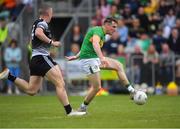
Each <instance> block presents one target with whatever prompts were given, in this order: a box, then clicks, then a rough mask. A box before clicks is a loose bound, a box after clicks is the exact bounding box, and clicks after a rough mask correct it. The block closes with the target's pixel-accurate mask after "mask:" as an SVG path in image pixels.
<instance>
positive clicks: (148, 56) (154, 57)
mask: <svg viewBox="0 0 180 129" xmlns="http://www.w3.org/2000/svg"><path fill="white" fill-rule="evenodd" d="M143 63H144V67H143V70H142V72H143V73H142V77H143V78H142V80H143V82H147V83H148V86H153V82H152V79H153V78H152V68H153V67H154V70H155V78H156V79H157V77H158V74H157V70H158V63H159V54H158V52H157V51H156V48H155V46H154V45H153V44H151V45H150V46H149V48H148V51H147V52H146V53H145V54H144V59H143ZM156 82H157V80H156Z"/></svg>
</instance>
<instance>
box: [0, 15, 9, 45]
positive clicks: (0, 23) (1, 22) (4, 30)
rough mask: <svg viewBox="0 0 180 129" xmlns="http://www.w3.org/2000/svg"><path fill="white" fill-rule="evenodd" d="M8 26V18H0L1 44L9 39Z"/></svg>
mask: <svg viewBox="0 0 180 129" xmlns="http://www.w3.org/2000/svg"><path fill="white" fill-rule="evenodd" d="M7 37H8V27H7V22H6V19H4V18H3V19H0V46H1V45H2V44H3V43H4V42H5V41H6V40H7Z"/></svg>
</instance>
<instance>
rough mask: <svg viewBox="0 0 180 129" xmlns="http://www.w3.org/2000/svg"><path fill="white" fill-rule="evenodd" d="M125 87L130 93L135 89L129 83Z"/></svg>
mask: <svg viewBox="0 0 180 129" xmlns="http://www.w3.org/2000/svg"><path fill="white" fill-rule="evenodd" d="M127 89H128V91H129V92H130V93H134V92H135V89H134V88H133V87H132V86H131V85H129V86H128V88H127Z"/></svg>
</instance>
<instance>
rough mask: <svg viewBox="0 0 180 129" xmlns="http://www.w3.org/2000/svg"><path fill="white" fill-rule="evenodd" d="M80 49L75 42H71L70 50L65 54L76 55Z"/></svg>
mask: <svg viewBox="0 0 180 129" xmlns="http://www.w3.org/2000/svg"><path fill="white" fill-rule="evenodd" d="M79 50H80V47H79V45H78V44H77V43H72V44H71V50H70V52H68V53H67V56H74V55H76V54H77V53H78V52H79Z"/></svg>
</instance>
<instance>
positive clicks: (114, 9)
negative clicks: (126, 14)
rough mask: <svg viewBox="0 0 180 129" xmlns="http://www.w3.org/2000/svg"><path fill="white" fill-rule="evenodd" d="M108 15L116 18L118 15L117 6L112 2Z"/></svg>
mask: <svg viewBox="0 0 180 129" xmlns="http://www.w3.org/2000/svg"><path fill="white" fill-rule="evenodd" d="M110 16H111V17H116V18H118V17H119V12H118V7H117V6H116V5H114V4H113V5H112V6H111V10H110Z"/></svg>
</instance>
